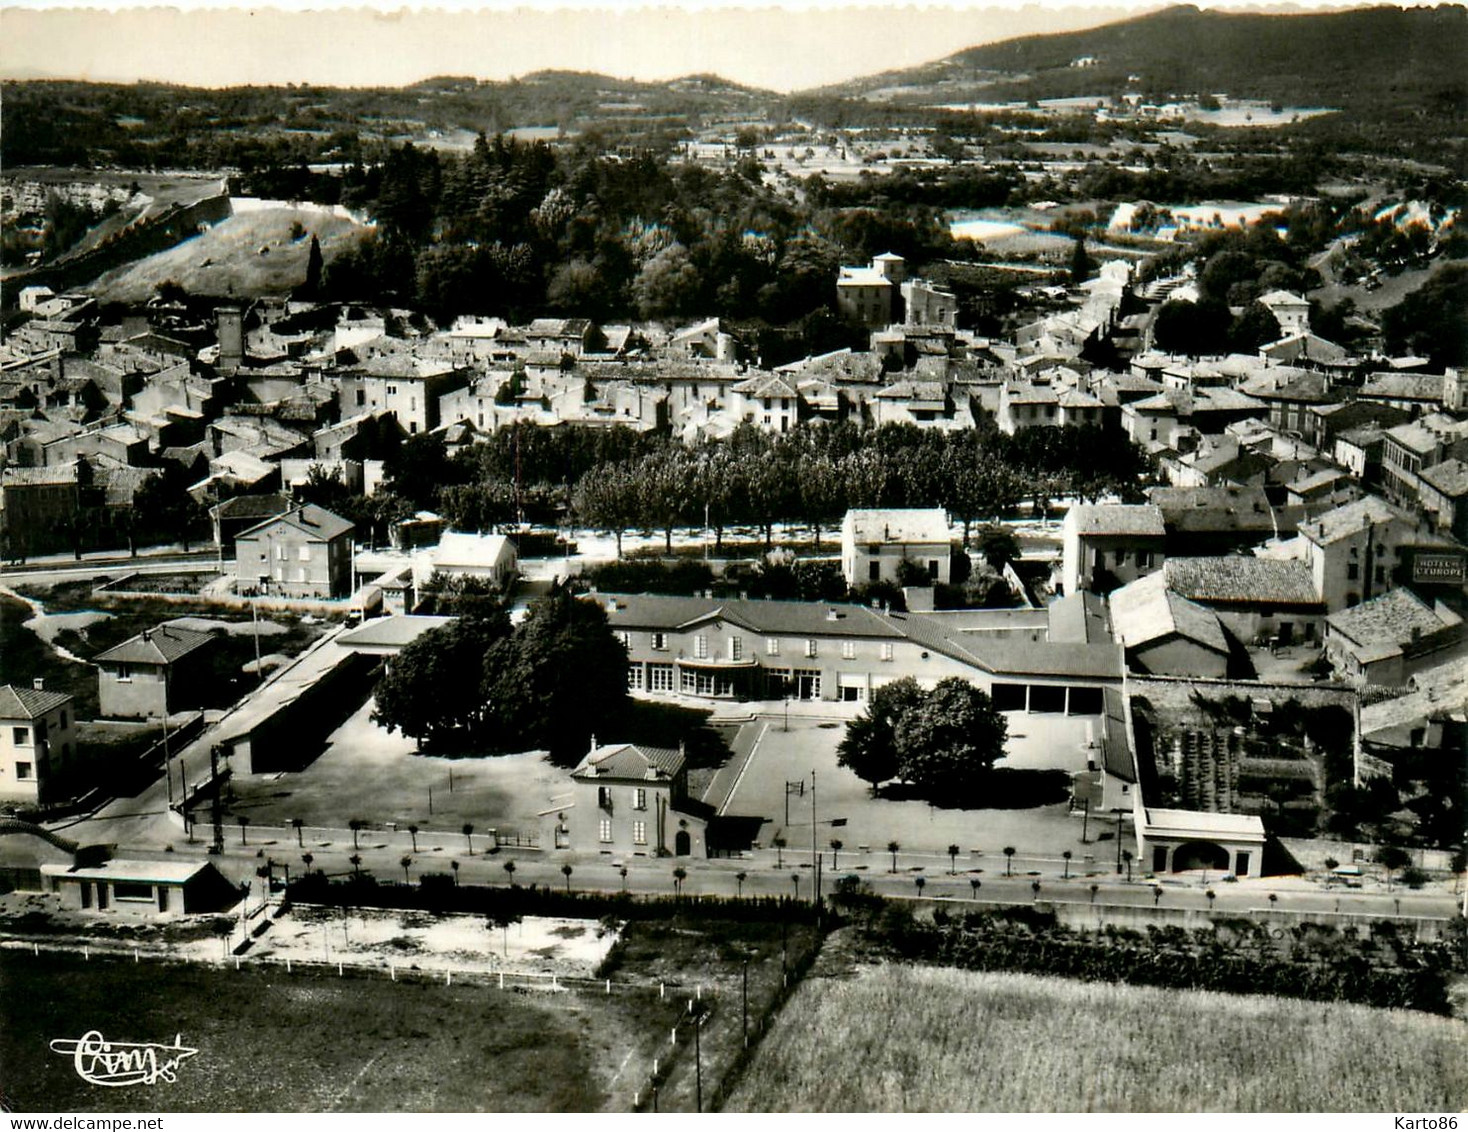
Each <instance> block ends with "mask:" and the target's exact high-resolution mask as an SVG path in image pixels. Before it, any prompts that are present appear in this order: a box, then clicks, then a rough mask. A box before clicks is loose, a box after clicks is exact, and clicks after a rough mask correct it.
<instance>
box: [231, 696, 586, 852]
mask: <svg viewBox="0 0 1468 1132" xmlns="http://www.w3.org/2000/svg"><path fill="white" fill-rule="evenodd" d="M372 708H373V701H372V700H371V699H368V700H367V702H366V703H364V704H363V705H362V706H361V707H360V708H358V709H357V710H356V711H355V712H353V713H352V714H351V715H350V716H349V717H347V719H346V721H345V722H344V723H343V724H342V725H341V726H340V727H338V728H337V729H336V730H335V731H334V732H332V734H331V736H330V737H329V738H328V739H327V743H326V747H325V749H324V750H323V751H322V753H321V754H320V756H318V757H317V758H316V759H315V760H313V761H312V762H311V763H310V764H309V765H307V766H306V767H305V768H304V769H302V770H299V771H290V772H284V773H277V774H258V775H236V776H235V777H234V778H233V779H232V787H233V792H234V797H233V799H232V800H231V801H230V803H229V813H230V815H231V816H230V817H229V818H228V819H226V821H227V823H229V824H231V825H232V824H234V822H235V819H237V818H238V817H240V816H243V817H245V818H246V819H247V820H248V823H249V825H250V827H251V829H261V828H262V827H263V828H265V829H279V828H281V827H285V828H287V829H289V827H290V825H291V822H292V821H294V820H299V821H301V822H302V823H304V825H305V826H306V828H307V830H311V829H329V830H337V831H340V830H342V829H345V828H346V827H347V825H348V823H349V822H351V821H353V820H358V821H362V822H366V823H367V825H368V826H369V827H372V828H374V829H378V830H380V829H383V828H385V827H388V826H396V827H397V828H399V829H404V830H405V829H407V827H408V826H410V825H416V826H417V827H418V828H419V830H420V831H421V832H420V833H419V835H418V841H419V845H420V847H421V848H422V849H423V850H424V851H428V852H432V851H435V850H448V851H450V852H453V851H458V850H461V849H463V848H464V847H465V841H464V836H463V833H462V830H463V827H464V825H465V824H466V823H467V824H471V825H473V826H474V828H475V830H476V831H477V832H476V836H477V835H478V834H486V835H487V834H488V833H489V831H490V830H499V831H500V832H501V834H504V833H505V832H506V831H508V832H510V833H512V834H513V833H518V834H520V835H521V836H522V837H523V836H525V835H528V834H534V833H535V832H536V831H537V829H538V827H539V821H540V818H539V814H540V813H541V811H543V810H546V809H548V808H549V807H550V806H552V805H554V804H555V802H556V799H558V798H562V797H564V796H566V795H568V794H569V782H568V780H567V778H566V774H565V772H564V771H562V770H560V769H559V768H557V767H555V766H552V765H551V763H550V762H549V761H548V760H547V758H546V756H545V753H544V752H543V751H528V752H525V753H523V754H514V755H501V756H498V757H495V758H452V757H447V756H442V755H424V754H419V753H418V749H417V744H416V743H415V742H414V741H413V740H412V739H410V738H408V737H407V736H405V735H402V734H389V733H388V732H387V730H386V729H385V728H383V727H380V726H378V725H377V724H376V723H373V722H372V718H371V716H372ZM246 836H250V835H249V834H246ZM292 836H294V835H293V834H292ZM306 836H307V839H308V841H309V837H310V834H309V833H308V834H307V835H306ZM260 837H261V842H262V844H263V843H264V842H265V840H266V835H264V834H263V833H262V834H261V835H260ZM369 837H370V835H364V836H363V838H362V846H363V847H364V848H365V847H367V845H368V839H369ZM379 840H380V838H379Z"/></svg>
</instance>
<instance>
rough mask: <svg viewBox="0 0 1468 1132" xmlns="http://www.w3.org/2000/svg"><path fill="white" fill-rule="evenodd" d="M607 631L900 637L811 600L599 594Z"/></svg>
mask: <svg viewBox="0 0 1468 1132" xmlns="http://www.w3.org/2000/svg"><path fill="white" fill-rule="evenodd" d="M600 596H601V599H602V601H603V604H604V606H605V608H606V611H607V620H608V621H609V622H610V623H611V626H612V628H613V629H645V630H647V629H650V630H657V629H665V630H675V629H683V628H686V627H689V626H692V625H694V624H696V623H698V622H700V621H705V620H711V619H713V618H722V619H723V620H725V621H728V622H729V623H730V624H732V625H738V626H739V627H740V628H743V629H748V630H749V631H750V632H753V633H787V634H792V635H800V636H812V637H815V636H839V637H883V638H896V637H900V636H902V634H901V633H900V632H898V631H897V630H895V629H893V628H892V627H891V626H890V625H888V624H887V623H886V622H884V621H883V620H882V619H881V618H880V617H878V616H877V614H876V613H874V612H873V611H872V610H870V609H868V608H866V607H865V606H862V605H828V604H825V603H823V602H814V601H740V600H727V601H726V600H720V599H718V598H703V597H672V596H664V595H662V594H610V595H609V594H603V595H600Z"/></svg>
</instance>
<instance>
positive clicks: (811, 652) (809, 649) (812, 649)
mask: <svg viewBox="0 0 1468 1132" xmlns="http://www.w3.org/2000/svg"><path fill="white" fill-rule="evenodd" d="M805 655H806V656H818V655H819V653H818V652H817V650H816V642H815V641H814V640H813V639H807V640H806V642H805Z"/></svg>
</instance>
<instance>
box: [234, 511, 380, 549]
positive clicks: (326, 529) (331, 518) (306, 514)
mask: <svg viewBox="0 0 1468 1132" xmlns="http://www.w3.org/2000/svg"><path fill="white" fill-rule="evenodd" d="M273 523H285V524H286V525H287V526H291V527H294V528H295V529H296V530H298V531H301V532H302V533H303V534H307V535H312V536H314V537H316V538H319V539H322V540H325V541H328V542H329V541H330V540H332V539H334V538H337V537H338V536H340V535H344V534H347V533H348V532H350V531H351V530H352V526H353V524H352V522H351V520H350V519H343V518H342V517H341V516H340V515H333V514H332V513H331V512H330V511H328V510H326V508H324V507H317V506H316V505H315V504H314V503H308V504H306V505H305V506H304V507H295V508H292V509H291V510H290V511H287V512H286V513H285V514H283V515H276V516H275V517H273V518H270V519H266V520H265V521H264V522H263V523H256V524H255V525H254V526H253V527H251V528H250V529H249V530H247V531H244V532H242V533H241V534H240V535H239V537H240V538H248V537H249V536H250V535H253V534H255V533H257V532H258V531H262V530H264V529H265V528H266V527H268V526H270V525H271V524H273Z"/></svg>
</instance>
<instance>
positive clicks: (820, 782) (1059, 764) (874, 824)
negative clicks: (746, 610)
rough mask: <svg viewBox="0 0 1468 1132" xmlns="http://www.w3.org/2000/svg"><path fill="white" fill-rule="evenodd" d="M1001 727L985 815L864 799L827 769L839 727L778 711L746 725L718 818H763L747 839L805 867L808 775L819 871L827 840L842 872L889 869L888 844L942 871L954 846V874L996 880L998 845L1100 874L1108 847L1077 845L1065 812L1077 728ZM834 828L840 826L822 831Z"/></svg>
mask: <svg viewBox="0 0 1468 1132" xmlns="http://www.w3.org/2000/svg"><path fill="white" fill-rule="evenodd" d="M1008 718H1009V721H1010V740H1009V743H1008V754H1007V755H1006V757H1005V758H1004V759H1002V760H1000V762H999V763H998V764H997V766H996V770H997V771H1000V772H1002V773H1001V774H1000V775H999V776H998V781H999V782H1000V783H1002V784H1003V788H1004V790H1005V795H1004V796H1003V797H1002V798H1001V797H997V796H996V799H995V803H996V804H995V806H994V807H993V808H982V809H958V808H947V807H943V806H936V805H931V804H929V803H928V802H926V801H921V800H917V799H901V798H898V797H873V796H872V792H871V789H870V787H869V786H868V785H867V784H866V783H865V782H863V781H862V780H861V779H859V778H858V777H857V776H856V775H855V774H853V773H852V772H851V771H849V770H847V769H846V768H845V767H842V766H840V765H839V764H838V763H837V751H836V748H837V746H838V745H839V744H840V742H841V738H842V736H843V735H844V734H845V725H844V724H842V723H838V722H835V721H834V720H823V719H816V718H812V717H808V716H803V717H790V718H789V719H788V722H787V720H786V718H785V717H784V715H783V713H781V712H773V713H772V714H769V715H758V716H756V718H755V719H754V720H753V722H751V723H748V724H746V725H745V726H746V728H747V729H749V730H752V731H753V732H754V736H755V738H754V750H753V753H752V755H751V756H750V758H749V761H748V764H747V765H746V766H745V768H744V770H743V772H742V773H741V774H740V776H739V779H738V781H737V783H736V784H735V786H734V789H733V791H732V793H731V794H730V796H729V799H728V801H727V803H725V805H724V806H723V808H722V810H721V813H722V814H725V815H729V816H745V817H754V816H758V817H762V818H764V819H765V822H764V824H763V825H762V826H761V827H760V830H759V834H758V836H757V840H758V842H759V845H760V847H761V848H763V849H766V850H768V849H769V848H771V847H772V846H773V844H774V839H775V838H776V837H781V838H783V839H784V841H785V851H784V854H783V855H784V857H786V858H787V859H788V860H789V862H791V863H792V864H793V865H795V866H799V865H800V864H801V863H802V862H805V863H809V860H810V846H811V824H810V823H811V801H812V799H811V788H810V787H811V773H812V772H814V773H815V785H816V791H815V802H816V814H815V818H816V821H817V823H818V826H817V831H816V843H817V845H818V847H819V848H820V849H821V851H822V852H823V853H824V854H825V858H826V865H827V866H828V867H829V865H830V864H831V848H830V842H831V840H832V839H833V838H836V839H838V840H840V841H841V843H842V848H841V850H840V851H839V854H838V856H837V861H836V866H837V868H839V869H840V870H842V871H845V870H848V869H855V870H858V871H860V870H863V869H868V868H869V869H872V870H874V871H877V870H881V871H885V870H887V869H890V868H891V857H890V855H889V854H888V852H887V844H888V843H889V842H891V841H896V842H897V843H898V844H899V845H900V846H901V856H902V857H903V858H904V859H907V858H910V857H913V856H925V855H930V856H933V857H935V858H938V859H940V860H941V863H942V867H943V868H944V869H945V870H946V869H947V867H948V865H949V863H950V862H949V860H948V846H950V845H957V846H958V847H959V850H960V853H959V856H958V860H957V867H958V868H959V870H960V871H962V870H965V869H983V870H984V871H986V872H994V871H996V870H1000V871H1002V870H1003V868H1004V857H1003V850H1004V848H1005V847H1006V846H1010V847H1013V848H1015V849H1016V850H1018V853H1019V855H1021V856H1024V857H1030V858H1034V857H1058V856H1059V855H1060V853H1061V852H1063V851H1064V850H1067V849H1068V850H1070V851H1071V852H1073V853H1074V855H1075V857H1074V859H1075V866H1074V867H1075V868H1076V869H1077V870H1078V871H1080V872H1082V873H1084V872H1085V868H1084V867H1083V866H1084V864H1085V856H1086V854H1087V853H1088V852H1094V853H1095V854H1096V856H1097V857H1098V858H1099V859H1100V861H1101V866H1100V867H1103V868H1104V867H1105V865H1106V859H1107V857H1108V853H1107V844H1103V845H1101V846H1096V845H1094V844H1091V845H1089V846H1083V844H1082V842H1081V833H1082V821H1081V816H1080V815H1079V814H1075V815H1072V814H1071V813H1070V811H1069V804H1068V801H1067V799H1068V795H1069V783H1068V775H1069V774H1070V773H1071V772H1074V771H1077V770H1084V769H1085V766H1086V759H1087V755H1088V751H1087V749H1086V743H1087V729H1086V722H1085V720H1083V719H1077V718H1075V717H1066V716H1061V715H1024V714H1019V713H1015V714H1011V715H1009V716H1008ZM787 727H788V730H787ZM1046 772H1049V773H1046ZM787 783H790V784H798V783H803V791H802V790H801V788H800V787H799V786H794V785H793V786H792V787H791V792H790V793H788V794H787V789H786V784H787ZM787 802H788V811H787ZM1028 803H1032V804H1028ZM787 812H788V820H787ZM843 818H844V819H845V825H844V826H839V827H832V826H831V825H830V824H829V823H830V822H831V821H832V820H833V819H843ZM1104 828H1106V827H1104V826H1103V825H1102V824H1101V823H1100V822H1096V821H1093V822H1092V823H1091V828H1090V840H1091V842H1093V843H1094V841H1095V840H1096V835H1097V834H1098V833H1099V832H1101V831H1102V830H1103V829H1104ZM905 867H911V865H908V866H905Z"/></svg>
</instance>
